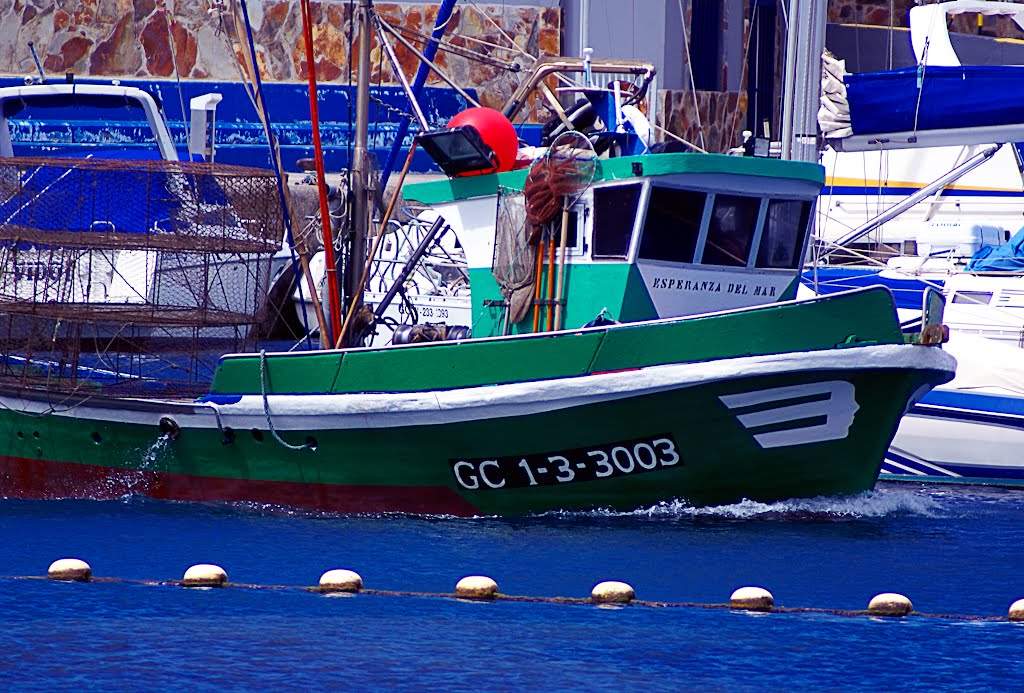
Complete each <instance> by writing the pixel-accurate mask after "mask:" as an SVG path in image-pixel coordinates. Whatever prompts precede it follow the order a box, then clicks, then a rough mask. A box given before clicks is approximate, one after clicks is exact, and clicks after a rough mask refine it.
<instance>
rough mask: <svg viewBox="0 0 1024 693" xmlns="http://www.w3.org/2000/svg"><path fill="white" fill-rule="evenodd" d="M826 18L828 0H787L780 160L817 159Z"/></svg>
mask: <svg viewBox="0 0 1024 693" xmlns="http://www.w3.org/2000/svg"><path fill="white" fill-rule="evenodd" d="M826 17H827V0H790V3H789V27H788V30H789V31H788V35H787V41H786V71H785V75H786V84H785V87H784V90H783V97H782V158H783V159H795V160H797V161H817V160H818V106H819V105H820V99H821V53H822V51H823V50H824V48H825V21H826Z"/></svg>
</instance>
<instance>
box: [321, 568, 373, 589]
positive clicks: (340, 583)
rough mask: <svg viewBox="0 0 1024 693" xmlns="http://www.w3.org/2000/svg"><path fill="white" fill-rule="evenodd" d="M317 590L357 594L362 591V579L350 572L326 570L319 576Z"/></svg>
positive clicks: (339, 569) (357, 574)
mask: <svg viewBox="0 0 1024 693" xmlns="http://www.w3.org/2000/svg"><path fill="white" fill-rule="evenodd" d="M319 589H320V591H321V592H358V591H360V590H361V589H363V578H362V577H360V575H359V573H356V572H353V571H351V570H343V569H341V568H338V569H335V570H328V571H327V572H326V573H324V574H323V575H321V576H320V587H319Z"/></svg>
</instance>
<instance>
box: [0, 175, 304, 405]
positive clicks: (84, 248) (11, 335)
mask: <svg viewBox="0 0 1024 693" xmlns="http://www.w3.org/2000/svg"><path fill="white" fill-rule="evenodd" d="M283 234H284V215H283V211H282V207H281V204H280V197H279V194H278V190H277V181H276V178H275V177H274V176H273V174H272V173H271V172H269V171H263V170H260V169H248V168H241V167H234V166H222V165H212V164H201V163H191V162H169V161H118V160H105V159H58V158H49V159H35V158H8V159H0V382H4V381H7V382H11V381H14V382H16V383H17V384H18V385H19V386H22V387H37V388H44V389H48V390H60V391H74V390H78V389H81V388H83V387H87V388H88V389H89V390H90V391H104V392H106V391H109V392H112V393H116V394H147V393H153V392H159V393H161V394H165V395H193V394H196V393H199V392H202V391H203V390H204V388H205V386H206V385H208V381H209V379H210V377H211V376H212V373H213V369H214V368H215V365H216V360H217V358H219V356H220V354H222V353H224V352H225V351H243V350H247V349H249V348H251V347H252V346H253V345H254V342H255V340H256V339H257V338H258V336H259V329H258V326H259V325H260V323H261V320H262V318H263V315H262V313H263V311H265V310H266V306H265V297H266V295H267V290H268V284H269V278H270V264H271V258H272V257H273V255H274V253H275V252H276V251H277V250H279V249H280V248H281V241H282V239H283Z"/></svg>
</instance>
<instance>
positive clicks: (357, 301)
mask: <svg viewBox="0 0 1024 693" xmlns="http://www.w3.org/2000/svg"><path fill="white" fill-rule="evenodd" d="M372 11H373V0H359V63H358V67H357V69H356V122H355V130H356V134H355V145H354V147H353V151H352V162H351V174H350V186H351V210H352V213H351V215H350V216H349V219H350V222H349V223H350V224H351V226H350V232H349V239H348V241H349V242H348V258H347V259H345V261H344V264H345V267H344V279H345V281H344V284H345V301H346V305H347V306H348V308H347V310H346V315H345V322H346V323H348V322H349V321H350V320H351V316H352V315H353V314H354V313H355V312H356V311H357V310H359V308H361V307H362V305H363V295H362V286H361V284H362V276H363V266H364V265H365V264H366V239H367V238H368V237H369V228H370V204H369V192H370V190H369V188H370V184H369V177H370V165H369V164H370V161H369V157H370V152H369V147H368V143H369V129H370V45H371V44H370V40H371V37H372V31H373V29H372V27H371V22H370V19H371V17H370V13H371V12H372ZM338 262H339V263H341V262H342V257H341V256H339V258H338ZM342 331H343V333H344V328H343V330H342ZM342 336H344V335H342ZM336 346H345V345H344V344H337V345H336Z"/></svg>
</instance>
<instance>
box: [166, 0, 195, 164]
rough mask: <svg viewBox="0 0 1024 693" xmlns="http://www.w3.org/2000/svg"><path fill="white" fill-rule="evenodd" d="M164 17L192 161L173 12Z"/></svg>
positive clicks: (187, 144)
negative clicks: (172, 21)
mask: <svg viewBox="0 0 1024 693" xmlns="http://www.w3.org/2000/svg"><path fill="white" fill-rule="evenodd" d="M163 15H164V20H165V21H164V24H165V25H166V27H167V42H168V45H169V46H170V49H171V64H173V65H174V79H175V80H176V81H177V84H178V103H179V104H180V106H181V122H182V125H184V126H185V147H186V151H188V160H189V161H191V160H192V152H191V151H190V150H189V149H188V147H189V146H190V145H189V143H190V142H191V137H190V135H189V131H188V129H189V122H188V121H189V114H188V112H187V111H186V110H185V96H184V94H182V91H181V73H180V72H179V71H178V55H177V53H178V51H177V49H176V48H175V46H174V33H173V32H172V31H171V11H170V10H168V9H164V10H163Z"/></svg>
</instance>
